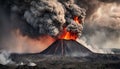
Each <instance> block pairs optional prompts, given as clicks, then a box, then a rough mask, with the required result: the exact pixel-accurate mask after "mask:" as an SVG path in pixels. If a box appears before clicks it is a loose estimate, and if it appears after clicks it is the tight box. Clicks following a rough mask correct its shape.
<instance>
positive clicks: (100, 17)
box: [82, 0, 120, 50]
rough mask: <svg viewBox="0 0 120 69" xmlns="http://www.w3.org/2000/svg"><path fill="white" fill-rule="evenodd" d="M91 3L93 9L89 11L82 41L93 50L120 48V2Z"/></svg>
mask: <svg viewBox="0 0 120 69" xmlns="http://www.w3.org/2000/svg"><path fill="white" fill-rule="evenodd" d="M89 3H91V4H92V5H91V6H92V8H89V9H88V10H87V18H86V19H85V26H84V30H83V34H82V39H83V40H85V41H86V42H87V43H88V44H90V46H92V47H93V48H94V47H98V48H99V49H105V48H107V49H109V50H110V48H120V47H119V45H120V33H119V32H120V14H119V12H120V8H119V7H120V4H119V3H120V1H119V0H93V1H92V0H91V2H89ZM94 3H96V4H94ZM88 5H90V4H88ZM93 5H94V6H93ZM88 7H89V6H88ZM89 12H90V13H89ZM91 12H92V13H91ZM88 15H89V16H88Z"/></svg>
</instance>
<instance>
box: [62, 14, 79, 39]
mask: <svg viewBox="0 0 120 69" xmlns="http://www.w3.org/2000/svg"><path fill="white" fill-rule="evenodd" d="M73 20H74V21H75V22H76V23H78V24H79V23H80V21H79V18H78V16H75V17H74V18H73ZM63 32H64V33H63V34H62V35H61V36H60V39H66V40H76V38H77V37H78V36H77V33H72V32H70V31H69V32H68V31H67V30H66V28H64V31H63Z"/></svg>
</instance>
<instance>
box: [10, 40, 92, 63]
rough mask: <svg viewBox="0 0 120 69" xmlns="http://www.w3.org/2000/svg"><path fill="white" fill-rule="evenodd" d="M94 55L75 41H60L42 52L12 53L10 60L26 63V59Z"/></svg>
mask: <svg viewBox="0 0 120 69" xmlns="http://www.w3.org/2000/svg"><path fill="white" fill-rule="evenodd" d="M92 54H93V53H92V52H91V51H90V50H89V49H87V48H86V47H84V46H83V45H82V44H80V43H78V42H77V41H75V40H65V39H58V40H56V41H55V42H54V43H52V44H51V45H50V46H49V47H48V48H47V49H45V50H43V51H42V52H39V53H24V54H18V53H12V54H11V56H10V58H12V60H13V61H15V62H16V61H17V62H19V61H22V60H23V62H24V61H26V59H30V60H32V59H34V58H35V59H37V58H38V59H40V58H41V57H42V56H48V55H52V56H53V55H54V56H60V57H61V56H63V57H66V56H68V57H86V56H90V55H92Z"/></svg>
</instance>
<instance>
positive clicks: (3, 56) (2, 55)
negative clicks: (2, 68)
mask: <svg viewBox="0 0 120 69" xmlns="http://www.w3.org/2000/svg"><path fill="white" fill-rule="evenodd" d="M9 56H10V53H8V52H7V51H1V52H0V64H3V65H6V64H8V63H12V61H11V59H10V58H9Z"/></svg>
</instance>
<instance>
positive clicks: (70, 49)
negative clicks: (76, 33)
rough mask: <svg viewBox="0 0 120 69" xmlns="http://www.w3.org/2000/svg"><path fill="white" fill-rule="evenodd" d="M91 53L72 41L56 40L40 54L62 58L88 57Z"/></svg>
mask: <svg viewBox="0 0 120 69" xmlns="http://www.w3.org/2000/svg"><path fill="white" fill-rule="evenodd" d="M91 53H92V52H91V51H90V50H89V49H87V48H86V47H84V46H83V45H81V44H80V43H78V42H77V41H74V40H57V41H56V42H54V43H53V44H52V45H50V46H49V47H48V48H47V49H45V50H44V51H43V52H41V53H40V54H46V55H62V56H79V57H80V56H88V55H89V54H91Z"/></svg>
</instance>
